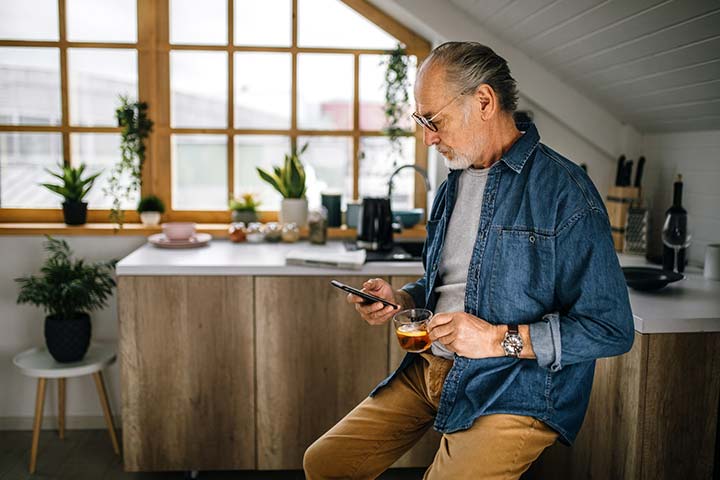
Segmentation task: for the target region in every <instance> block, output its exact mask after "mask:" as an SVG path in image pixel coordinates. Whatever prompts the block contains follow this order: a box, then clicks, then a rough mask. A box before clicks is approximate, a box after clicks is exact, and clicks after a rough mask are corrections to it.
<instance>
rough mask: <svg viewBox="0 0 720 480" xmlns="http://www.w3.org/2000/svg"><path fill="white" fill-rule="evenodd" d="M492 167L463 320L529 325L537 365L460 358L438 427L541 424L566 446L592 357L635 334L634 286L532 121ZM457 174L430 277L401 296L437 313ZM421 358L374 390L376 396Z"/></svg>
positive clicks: (579, 179) (441, 209)
mask: <svg viewBox="0 0 720 480" xmlns="http://www.w3.org/2000/svg"><path fill="white" fill-rule="evenodd" d="M518 127H519V128H520V129H521V130H524V131H525V133H524V135H522V137H520V139H518V140H517V141H516V142H515V143H514V144H513V145H512V147H511V148H510V149H509V150H508V151H507V153H505V154H504V155H503V156H502V158H501V160H500V161H498V162H496V163H495V164H493V166H492V167H491V168H490V171H489V174H488V180H487V185H486V187H485V193H484V197H483V207H482V210H481V214H480V215H481V216H480V226H479V228H478V232H477V238H476V240H475V246H474V248H473V252H472V257H471V260H470V266H469V268H468V275H467V287H466V292H465V312H467V313H470V314H472V315H475V316H477V317H479V318H482V319H485V320H486V321H488V322H490V323H492V324H528V325H529V326H530V339H531V342H532V346H533V350H534V351H535V354H536V356H537V358H536V359H532V360H530V359H516V358H511V357H496V358H482V359H473V358H467V357H463V356H460V355H455V359H454V363H453V367H452V369H451V370H450V372H449V373H448V375H447V378H446V379H445V383H444V385H443V390H442V395H441V398H440V404H439V408H438V412H437V416H436V418H435V423H434V427H435V429H436V430H438V431H439V432H442V433H452V432H455V431H459V430H464V429H467V428H469V427H470V426H471V425H472V424H473V422H474V421H475V419H476V418H478V417H479V416H481V415H489V414H497V413H505V414H517V415H526V416H531V417H534V418H537V419H539V420H541V421H543V422H544V423H546V424H547V425H548V426H550V427H551V428H553V429H554V430H556V431H557V432H558V433H559V434H560V440H561V441H562V442H563V443H565V444H568V445H570V444H571V443H572V442H573V441H574V440H575V437H576V436H577V433H578V431H579V430H580V426H581V425H582V422H583V419H584V417H585V412H586V410H587V405H588V401H589V399H590V389H591V387H592V382H593V374H594V371H595V359H597V358H600V357H610V356H614V355H620V354H622V353H625V352H627V351H628V350H630V348H631V347H632V343H633V338H634V326H633V325H634V324H633V316H632V312H631V310H630V302H629V299H628V292H627V286H626V283H625V280H624V277H623V274H622V270H621V269H620V265H619V263H618V259H617V255H616V254H615V250H614V247H613V241H612V236H611V233H610V223H609V221H608V216H607V211H606V210H605V206H604V204H603V202H602V198H601V197H600V195H599V194H598V192H597V190H596V188H595V186H594V185H593V183H592V181H591V180H590V178H589V177H588V176H587V175H586V174H585V172H584V171H583V170H582V169H581V168H580V167H579V166H577V165H575V164H574V163H572V162H571V161H569V160H567V159H566V158H563V157H562V156H561V155H559V154H558V153H557V152H555V151H553V150H552V149H550V148H548V147H547V146H545V145H543V144H542V143H540V136H539V135H538V132H537V129H536V128H535V126H534V125H533V124H524V125H518ZM460 173H461V171H451V172H450V174H449V176H448V179H447V180H446V181H445V182H443V184H442V185H441V186H440V187H439V189H438V192H437V195H436V197H435V201H434V203H433V207H432V210H431V214H430V217H429V220H428V223H427V238H426V240H425V247H424V251H423V266H424V267H425V274H424V276H423V277H422V278H420V279H419V280H417V281H416V282H413V283H410V284H407V285H405V286H404V287H403V290H405V291H406V292H408V293H409V294H410V295H411V296H412V297H413V299H414V301H415V305H416V306H418V307H425V308H428V309H430V310H433V309H434V307H435V305H436V302H437V298H436V297H437V295H436V294H434V291H435V288H436V286H437V285H439V284H442V278H439V275H438V268H439V265H440V259H441V256H442V251H443V243H444V239H445V232H446V229H447V226H448V223H449V219H450V216H451V215H452V211H453V205H454V202H455V198H456V193H457V185H458V178H459V176H460ZM416 355H417V354H408V355H406V356H405V358H404V359H403V362H402V363H401V365H400V367H399V368H398V369H397V370H396V371H395V372H394V373H393V374H392V375H390V377H388V378H387V379H385V380H384V381H383V382H382V383H380V385H378V386H377V387H376V388H375V390H373V392H372V393H371V394H370V395H371V396H372V395H374V394H375V393H376V392H377V391H378V390H379V389H381V388H382V387H383V386H385V385H386V384H387V383H388V382H389V381H390V380H391V379H392V378H393V377H394V376H395V375H397V373H398V372H399V371H401V370H402V369H404V368H405V367H407V366H408V365H409V364H410V363H411V362H412V361H413V360H414V358H415V356H416Z"/></svg>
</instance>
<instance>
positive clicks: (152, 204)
mask: <svg viewBox="0 0 720 480" xmlns="http://www.w3.org/2000/svg"><path fill="white" fill-rule="evenodd" d="M137 212H138V213H143V212H159V213H165V204H164V203H163V201H162V200H160V198H159V197H157V196H155V195H148V196H147V197H143V198H142V199H141V200H140V202H139V203H138V206H137Z"/></svg>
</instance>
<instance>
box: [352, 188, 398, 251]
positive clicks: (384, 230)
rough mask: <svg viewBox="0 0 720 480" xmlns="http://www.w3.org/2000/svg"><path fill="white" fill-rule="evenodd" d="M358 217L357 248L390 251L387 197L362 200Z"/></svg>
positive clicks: (391, 242) (390, 221)
mask: <svg viewBox="0 0 720 480" xmlns="http://www.w3.org/2000/svg"><path fill="white" fill-rule="evenodd" d="M358 217H359V221H358V230H357V246H358V247H360V248H364V249H365V250H370V251H381V250H382V251H387V250H392V248H393V229H392V211H391V210H390V199H389V198H388V197H365V198H363V200H362V205H361V206H360V212H359V214H358Z"/></svg>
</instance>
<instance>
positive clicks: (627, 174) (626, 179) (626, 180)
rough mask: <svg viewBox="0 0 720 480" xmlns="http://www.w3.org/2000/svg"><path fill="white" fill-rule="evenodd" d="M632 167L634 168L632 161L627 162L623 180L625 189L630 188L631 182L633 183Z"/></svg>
mask: <svg viewBox="0 0 720 480" xmlns="http://www.w3.org/2000/svg"><path fill="white" fill-rule="evenodd" d="M632 167H633V161H632V160H628V161H627V162H625V173H624V174H623V180H622V185H623V187H629V186H630V182H631V181H632Z"/></svg>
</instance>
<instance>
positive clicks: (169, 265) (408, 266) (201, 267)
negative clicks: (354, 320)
mask: <svg viewBox="0 0 720 480" xmlns="http://www.w3.org/2000/svg"><path fill="white" fill-rule="evenodd" d="M298 248H301V249H308V250H316V251H317V252H319V253H323V252H324V253H328V254H331V253H333V252H343V251H345V247H343V243H342V242H340V241H331V242H328V243H327V244H325V245H311V244H310V243H308V242H298V243H291V244H288V243H274V244H271V243H247V242H246V243H232V242H231V241H229V240H221V239H215V240H212V241H211V242H210V244H209V245H208V246H206V247H198V248H191V249H169V248H157V247H154V246H152V245H150V244H149V243H146V244H145V245H143V246H142V247H140V248H138V249H137V250H135V251H134V252H132V253H131V254H130V255H128V256H127V257H125V258H123V259H122V260H121V261H120V262H119V263H118V264H117V274H118V275H276V276H295V275H299V276H302V275H313V276H326V275H327V276H337V275H358V276H367V275H370V276H373V275H375V276H378V275H417V276H418V277H420V276H421V275H422V274H423V267H422V263H421V262H371V263H366V264H365V265H363V267H362V268H361V269H359V270H343V269H338V268H325V267H320V268H318V267H302V266H294V265H285V255H286V254H287V253H288V252H289V251H291V250H296V249H298Z"/></svg>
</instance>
